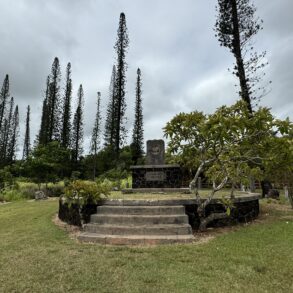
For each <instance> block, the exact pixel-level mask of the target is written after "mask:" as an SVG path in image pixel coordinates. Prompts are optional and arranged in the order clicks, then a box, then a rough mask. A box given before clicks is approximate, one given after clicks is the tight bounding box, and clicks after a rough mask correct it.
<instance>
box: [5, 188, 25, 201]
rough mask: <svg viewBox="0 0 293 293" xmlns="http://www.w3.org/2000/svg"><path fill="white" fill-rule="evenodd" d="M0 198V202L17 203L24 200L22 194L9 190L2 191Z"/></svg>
mask: <svg viewBox="0 0 293 293" xmlns="http://www.w3.org/2000/svg"><path fill="white" fill-rule="evenodd" d="M0 197H1V199H0V201H17V200H22V199H24V195H23V194H22V192H20V191H19V190H16V189H10V188H7V189H4V190H2V192H1V195H0Z"/></svg>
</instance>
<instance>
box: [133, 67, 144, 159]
mask: <svg viewBox="0 0 293 293" xmlns="http://www.w3.org/2000/svg"><path fill="white" fill-rule="evenodd" d="M141 94H142V82H141V70H140V69H139V68H138V69H137V79H136V89H135V118H134V125H133V133H132V144H131V152H132V159H133V161H134V164H137V161H138V160H139V159H140V158H142V156H143V114H142V97H141Z"/></svg>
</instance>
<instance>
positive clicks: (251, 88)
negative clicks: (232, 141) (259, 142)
mask: <svg viewBox="0 0 293 293" xmlns="http://www.w3.org/2000/svg"><path fill="white" fill-rule="evenodd" d="M217 11H218V18H217V22H216V25H215V30H216V33H217V34H216V37H217V38H218V40H219V42H220V44H221V46H224V47H227V48H228V49H229V50H230V51H231V53H232V54H233V55H234V58H235V60H236V64H235V66H234V70H233V74H235V75H236V76H237V77H238V79H239V83H240V92H239V94H240V96H241V98H242V99H243V101H245V102H246V104H247V107H248V110H249V112H250V113H252V101H253V100H256V99H257V98H260V97H257V96H256V95H257V91H258V90H259V89H261V88H260V87H259V82H260V81H261V79H262V75H259V74H258V72H259V69H261V68H263V67H264V66H265V65H266V63H263V62H262V60H263V58H264V56H265V54H266V53H265V52H262V53H261V54H258V53H256V52H254V49H253V45H252V39H253V37H254V36H255V35H256V34H257V33H258V31H259V30H260V29H262V27H261V23H262V21H261V20H259V18H257V17H255V11H256V8H255V6H254V5H253V4H252V3H251V1H250V0H218V7H217ZM246 56H247V57H246ZM263 94H264V93H263Z"/></svg>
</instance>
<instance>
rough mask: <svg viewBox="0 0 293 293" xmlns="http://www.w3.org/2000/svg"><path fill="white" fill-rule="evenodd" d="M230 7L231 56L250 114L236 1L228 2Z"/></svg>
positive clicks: (242, 95) (249, 100)
mask: <svg viewBox="0 0 293 293" xmlns="http://www.w3.org/2000/svg"><path fill="white" fill-rule="evenodd" d="M230 2H231V7H232V20H233V54H234V56H235V58H236V65H237V74H238V78H239V82H240V88H241V98H242V99H243V100H244V101H245V102H246V103H247V108H248V111H249V113H252V107H251V99H250V94H249V86H248V83H247V78H246V74H245V69H244V63H243V58H242V53H241V45H240V33H239V19H238V11H237V3H236V0H230Z"/></svg>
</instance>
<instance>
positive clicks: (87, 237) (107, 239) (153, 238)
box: [78, 232, 194, 245]
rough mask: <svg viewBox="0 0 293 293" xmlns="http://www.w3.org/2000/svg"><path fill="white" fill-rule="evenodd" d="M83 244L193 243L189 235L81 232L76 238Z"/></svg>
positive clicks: (192, 238)
mask: <svg viewBox="0 0 293 293" xmlns="http://www.w3.org/2000/svg"><path fill="white" fill-rule="evenodd" d="M78 239H79V240H80V241H83V242H89V243H100V244H110V245H156V244H173V243H191V242H193V241H194V237H193V236H192V234H190V235H162V236H160V235H107V234H95V233H88V232H83V233H81V234H80V235H79V236H78Z"/></svg>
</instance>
